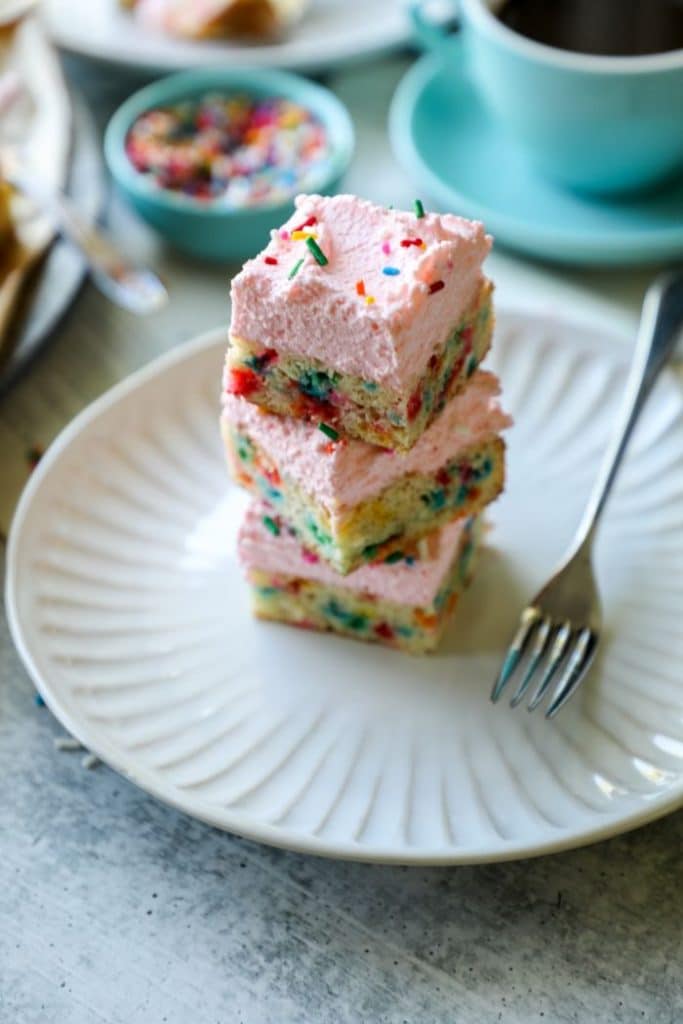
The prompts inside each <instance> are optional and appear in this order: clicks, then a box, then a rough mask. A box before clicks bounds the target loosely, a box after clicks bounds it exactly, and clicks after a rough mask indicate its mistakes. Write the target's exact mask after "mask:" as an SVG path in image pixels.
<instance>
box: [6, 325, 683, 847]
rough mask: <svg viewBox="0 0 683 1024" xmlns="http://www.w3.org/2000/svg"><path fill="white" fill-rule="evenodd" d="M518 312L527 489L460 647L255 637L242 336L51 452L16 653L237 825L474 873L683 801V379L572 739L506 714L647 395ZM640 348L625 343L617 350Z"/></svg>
mask: <svg viewBox="0 0 683 1024" xmlns="http://www.w3.org/2000/svg"><path fill="white" fill-rule="evenodd" d="M610 342H611V339H610V338H609V337H607V338H606V337H605V336H604V334H602V333H600V332H598V331H595V330H592V329H589V328H586V327H582V326H581V325H580V324H579V323H573V322H571V321H556V322H553V321H551V320H548V319H542V318H540V317H534V316H532V315H530V314H526V315H524V314H519V313H518V314H512V313H505V314H500V315H499V325H498V328H497V340H496V345H495V346H494V350H495V351H494V358H493V364H494V366H495V368H496V369H497V370H498V371H499V372H500V373H501V376H502V378H503V381H504V386H505V394H506V401H507V404H508V405H509V407H510V408H511V409H512V411H513V412H514V414H515V416H516V420H517V423H516V426H515V428H514V430H513V431H512V432H511V436H510V461H509V486H508V491H507V493H506V495H505V496H504V498H503V499H502V500H501V501H500V502H499V503H498V504H497V505H496V506H495V510H494V511H493V512H492V514H491V518H492V521H493V523H494V529H493V531H492V533H491V536H490V545H491V546H490V548H489V550H488V551H487V552H486V553H485V554H484V555H483V558H482V562H481V567H480V571H479V574H478V576H477V578H476V580H475V583H474V585H473V587H472V588H471V590H470V592H469V593H468V595H467V598H466V600H465V601H464V603H463V606H462V608H461V612H460V615H459V618H457V617H456V620H455V622H454V626H453V630H452V631H451V634H450V635H449V637H448V639H447V642H446V644H445V647H444V649H443V650H442V651H441V652H440V653H439V654H437V655H436V656H434V657H432V658H422V659H420V658H412V657H408V656H405V655H401V654H398V653H396V652H392V651H387V650H382V649H380V648H374V647H371V646H366V645H363V644H360V643H355V642H353V641H349V640H342V639H340V638H335V637H330V636H320V635H315V634H311V633H301V632H299V631H297V630H292V629H288V628H286V627H282V626H278V625H273V624H266V623H257V622H254V621H252V619H251V618H250V616H249V613H248V610H247V603H246V595H245V589H244V585H243V583H242V581H241V579H240V573H239V570H238V567H237V564H236V561H235V555H234V543H235V532H236V527H237V522H238V518H239V514H240V510H241V509H242V507H243V497H242V495H241V494H240V493H239V492H238V491H237V490H236V489H235V488H234V487H232V486H231V485H229V484H228V481H227V477H226V473H225V469H224V466H223V458H222V453H221V448H220V444H219V439H218V426H217V409H218V388H219V384H218V382H219V377H220V370H221V362H222V357H223V347H224V343H225V332H224V330H222V329H221V330H219V331H216V332H214V333H213V334H211V335H209V336H206V337H204V338H200V339H199V340H198V341H196V342H194V343H193V344H191V345H189V346H186V347H183V348H181V349H179V350H176V351H175V352H173V353H172V354H171V355H170V356H167V357H165V358H164V359H162V360H160V361H159V362H156V363H154V364H153V365H151V366H149V367H147V368H146V369H145V370H143V371H142V372H141V373H139V374H137V375H135V376H134V377H132V378H130V379H129V380H127V381H125V382H123V383H122V384H121V385H119V386H118V387H116V388H115V389H114V390H113V391H111V392H110V393H109V394H108V395H105V396H104V398H102V399H100V400H99V401H98V402H96V403H95V404H94V405H93V406H91V407H90V408H89V409H88V410H86V411H85V412H84V413H83V414H82V415H81V416H79V417H78V418H77V419H76V420H75V421H74V422H73V423H72V424H71V425H70V426H69V427H68V428H67V429H66V430H65V431H64V433H63V434H62V435H61V437H60V438H59V439H58V440H57V441H56V442H55V444H54V445H53V446H52V447H51V448H50V450H49V452H48V453H47V455H46V456H45V457H44V459H43V460H42V462H41V463H40V465H39V467H38V469H37V470H36V472H35V473H34V475H33V476H32V478H31V480H30V482H29V485H28V487H27V489H26V491H25V493H24V495H23V498H22V500H21V503H20V506H19V509H18V511H17V515H16V519H15V522H14V526H13V529H12V533H11V537H10V543H9V552H8V580H7V606H8V612H9V619H10V624H11V628H12V631H13V635H14V638H15V640H16V643H17V646H18V648H19V651H20V652H21V655H22V657H23V659H24V661H25V663H26V665H27V667H28V669H29V671H30V673H31V675H32V676H33V678H34V680H35V682H36V684H37V686H38V688H39V690H40V692H41V693H42V694H43V696H44V698H45V700H46V701H47V703H48V704H49V706H50V707H51V708H52V710H53V711H54V713H55V714H56V715H57V716H58V717H59V718H60V719H61V721H62V722H63V723H64V725H65V726H66V728H67V729H69V730H70V731H71V732H72V733H74V734H75V735H76V736H77V737H78V738H79V739H80V740H81V741H82V742H83V743H84V744H85V745H86V746H87V747H89V748H90V749H92V750H94V751H95V752H96V753H97V754H98V755H99V756H100V757H102V758H103V759H104V760H105V761H107V762H109V764H111V765H112V766H113V767H115V768H117V769H118V770H119V771H121V772H123V773H124V774H125V775H127V776H128V777H129V778H130V779H132V780H133V781H134V782H136V783H137V784H138V785H140V786H141V787H143V788H144V789H146V790H148V791H149V792H150V793H153V794H154V795H155V796H157V797H159V798H160V799H162V800H165V801H167V802H168V803H170V804H173V805H174V806H176V807H179V808H182V809H183V810H185V811H187V812H188V813H189V814H193V815H195V816H196V817H198V818H201V819H203V820H205V821H208V822H211V823H213V824H215V825H217V826H219V827H220V828H225V829H228V830H230V831H234V832H238V833H241V834H242V835H246V836H250V837H252V838H254V839H259V840H262V841H264V842H268V843H273V844H277V845H280V846H284V847H290V848H293V849H297V850H303V851H309V852H314V853H320V854H327V855H330V856H341V857H355V858H362V859H366V860H377V861H402V862H406V863H427V862H434V863H438V862H443V863H458V862H474V861H483V860H499V859H500V860H502V859H504V858H511V857H522V856H530V855H533V854H539V853H544V852H548V851H551V850H558V849H561V848H565V847H570V846H576V845H579V844H581V843H586V842H589V841H592V840H595V839H599V838H603V837H606V836H609V835H613V834H615V833H617V832H620V831H623V830H625V829H627V828H631V827H633V826H635V825H638V824H642V823H643V822H645V821H649V820H651V819H653V818H655V817H657V816H658V815H661V814H664V813H665V812H667V811H669V810H671V809H673V808H674V807H676V806H678V805H679V804H680V803H681V799H682V796H683V686H682V685H681V665H682V664H683V630H682V629H681V622H682V621H683V574H682V572H681V570H683V544H682V540H683V416H682V402H681V394H680V390H679V387H678V384H677V382H676V381H675V380H674V379H673V378H672V377H665V378H664V379H663V381H662V383H661V385H660V386H659V387H658V389H657V392H656V393H655V395H654V396H653V399H652V401H651V403H650V407H649V409H648V410H647V414H646V417H645V419H644V422H643V424H642V428H641V429H640V430H639V432H638V434H637V435H636V437H635V439H634V442H633V448H632V450H631V455H630V458H629V460H628V463H627V464H626V466H625V467H624V471H623V475H622V477H621V480H620V486H619V489H618V491H617V492H616V494H615V495H614V498H613V501H612V504H611V506H610V508H609V511H608V515H607V519H606V521H605V523H604V528H603V530H602V533H601V535H600V543H599V548H598V553H597V554H598V558H597V563H598V564H597V568H598V573H599V578H600V582H601V585H602V591H603V596H604V603H605V613H606V628H605V640H604V646H603V649H602V653H601V657H600V658H599V661H598V664H597V667H596V669H595V671H594V672H593V675H592V677H591V679H590V680H589V681H587V683H586V684H585V685H584V687H583V688H582V689H581V690H580V691H579V693H578V694H577V696H576V697H575V698H574V700H573V701H572V702H571V703H570V704H569V705H568V706H567V708H566V709H565V710H564V711H563V712H562V713H561V714H560V715H559V716H558V718H557V719H556V720H555V721H554V722H552V723H550V724H549V723H548V722H546V721H545V720H544V719H543V717H542V716H540V715H538V714H537V715H528V714H527V713H526V712H525V711H523V710H522V709H519V710H517V711H516V712H512V711H510V710H509V709H508V708H507V706H497V707H495V708H494V707H493V706H492V705H491V704H490V703H489V700H488V694H489V689H490V686H491V682H492V679H493V678H494V675H495V672H496V668H497V666H498V664H499V661H500V657H501V652H502V650H503V646H504V644H505V642H506V640H507V639H508V636H509V632H510V630H511V628H512V626H513V623H514V621H515V619H516V616H517V613H518V610H519V607H520V605H521V603H522V601H523V600H524V599H525V598H526V597H528V596H529V595H530V594H532V593H533V592H534V590H535V589H536V587H537V586H538V585H539V583H540V582H541V581H542V580H543V578H544V577H545V576H546V575H547V574H548V572H549V570H550V569H551V568H552V567H553V564H554V562H555V560H556V559H557V557H558V556H559V555H560V553H561V552H562V549H563V548H564V546H565V545H566V543H567V541H568V539H569V537H570V535H571V533H572V531H573V528H574V525H575V523H576V521H577V519H578V516H579V513H580V510H581V506H582V502H583V500H584V498H585V495H586V493H587V490H588V488H589V486H590V482H591V479H592V476H593V473H594V471H595V468H596V462H597V460H598V458H599V455H600V452H601V450H602V449H603V447H604V442H605V437H606V435H607V432H608V430H609V425H610V423H611V421H612V417H613V413H614V410H615V403H616V401H617V399H618V397H619V394H620V392H621V387H622V384H623V364H622V362H621V355H620V349H619V346H617V345H614V344H611V343H610ZM621 351H623V347H622V349H621Z"/></svg>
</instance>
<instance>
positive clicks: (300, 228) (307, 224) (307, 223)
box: [294, 216, 318, 231]
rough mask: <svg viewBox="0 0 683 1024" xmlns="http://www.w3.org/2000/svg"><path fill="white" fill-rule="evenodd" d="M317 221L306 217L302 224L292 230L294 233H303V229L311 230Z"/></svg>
mask: <svg viewBox="0 0 683 1024" xmlns="http://www.w3.org/2000/svg"><path fill="white" fill-rule="evenodd" d="M317 223H318V221H317V219H316V218H315V217H312V216H311V217H307V218H306V220H305V221H304V222H303V224H299V226H298V228H294V231H303V230H304V228H312V227H313V225H314V224H317Z"/></svg>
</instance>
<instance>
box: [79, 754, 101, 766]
mask: <svg viewBox="0 0 683 1024" xmlns="http://www.w3.org/2000/svg"><path fill="white" fill-rule="evenodd" d="M99 763H100V759H99V757H98V756H97V754H86V755H85V757H82V758H81V768H97V766H98V764H99Z"/></svg>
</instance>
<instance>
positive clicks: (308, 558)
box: [301, 548, 320, 565]
mask: <svg viewBox="0 0 683 1024" xmlns="http://www.w3.org/2000/svg"><path fill="white" fill-rule="evenodd" d="M301 557H302V558H303V560H304V562H310V564H311V565H315V563H316V562H319V561H320V559H319V558H318V556H317V555H316V554H315V553H314V552H313V551H309V550H308V549H307V548H302V549H301Z"/></svg>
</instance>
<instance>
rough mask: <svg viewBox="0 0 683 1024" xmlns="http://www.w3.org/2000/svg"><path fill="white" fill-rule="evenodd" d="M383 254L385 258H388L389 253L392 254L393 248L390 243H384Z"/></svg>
mask: <svg viewBox="0 0 683 1024" xmlns="http://www.w3.org/2000/svg"><path fill="white" fill-rule="evenodd" d="M382 252H383V253H384V255H385V256H388V255H389V253H390V252H391V246H390V245H389V243H388V242H383V243H382Z"/></svg>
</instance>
